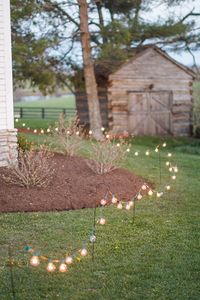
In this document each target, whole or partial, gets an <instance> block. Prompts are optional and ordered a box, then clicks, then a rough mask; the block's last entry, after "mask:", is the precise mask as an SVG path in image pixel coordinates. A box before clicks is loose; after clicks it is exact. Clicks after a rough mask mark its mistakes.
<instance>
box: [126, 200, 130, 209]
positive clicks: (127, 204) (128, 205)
mask: <svg viewBox="0 0 200 300" xmlns="http://www.w3.org/2000/svg"><path fill="white" fill-rule="evenodd" d="M125 208H126V210H130V209H131V206H130V204H129V202H127V203H126V206H125Z"/></svg>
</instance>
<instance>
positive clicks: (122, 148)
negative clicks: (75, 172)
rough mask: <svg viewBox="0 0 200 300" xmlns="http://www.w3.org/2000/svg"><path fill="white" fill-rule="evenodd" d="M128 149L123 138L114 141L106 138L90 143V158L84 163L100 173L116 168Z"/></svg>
mask: <svg viewBox="0 0 200 300" xmlns="http://www.w3.org/2000/svg"><path fill="white" fill-rule="evenodd" d="M129 151H130V149H129V145H128V144H127V143H126V142H125V141H124V140H122V139H120V141H119V142H118V143H116V142H115V141H112V140H111V139H106V140H104V141H99V142H96V143H93V144H92V149H91V150H90V159H88V160H86V163H87V165H88V167H89V168H90V169H91V170H92V171H93V172H95V173H96V174H100V175H102V174H105V173H109V172H111V171H113V170H114V169H116V168H118V167H119V166H120V165H121V163H122V162H123V161H124V160H125V158H126V155H127V152H129Z"/></svg>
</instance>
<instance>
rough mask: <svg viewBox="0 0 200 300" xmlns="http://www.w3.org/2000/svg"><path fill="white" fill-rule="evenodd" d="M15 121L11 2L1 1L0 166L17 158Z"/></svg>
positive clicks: (7, 0)
mask: <svg viewBox="0 0 200 300" xmlns="http://www.w3.org/2000/svg"><path fill="white" fill-rule="evenodd" d="M16 141H17V139H16V130H15V129H14V120H13V84H12V57H11V27H10V1H9V0H0V166H7V165H9V164H10V163H14V162H15V161H16V157H17V151H16Z"/></svg>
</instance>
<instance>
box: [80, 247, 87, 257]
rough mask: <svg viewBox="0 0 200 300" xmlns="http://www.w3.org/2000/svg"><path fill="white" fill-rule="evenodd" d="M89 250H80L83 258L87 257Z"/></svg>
mask: <svg viewBox="0 0 200 300" xmlns="http://www.w3.org/2000/svg"><path fill="white" fill-rule="evenodd" d="M87 253H88V252H87V249H86V248H82V249H81V250H80V255H81V256H86V255H87Z"/></svg>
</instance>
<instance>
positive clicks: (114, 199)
mask: <svg viewBox="0 0 200 300" xmlns="http://www.w3.org/2000/svg"><path fill="white" fill-rule="evenodd" d="M117 201H118V200H117V198H116V197H115V196H112V200H111V202H112V203H113V204H116V203H117Z"/></svg>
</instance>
